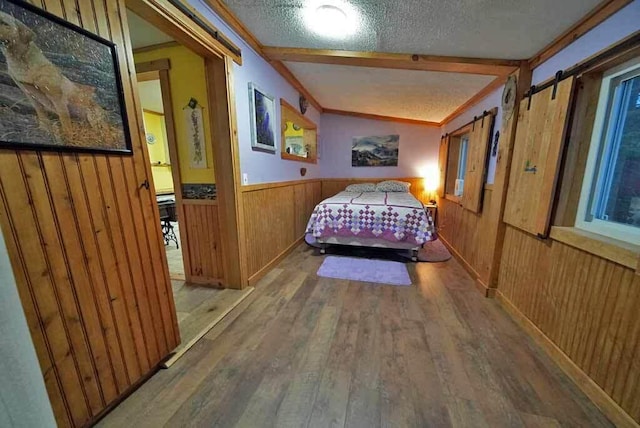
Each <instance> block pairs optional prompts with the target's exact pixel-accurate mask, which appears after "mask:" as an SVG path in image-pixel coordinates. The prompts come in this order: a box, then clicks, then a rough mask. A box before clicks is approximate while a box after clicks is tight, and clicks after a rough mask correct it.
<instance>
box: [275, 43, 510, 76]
mask: <svg viewBox="0 0 640 428" xmlns="http://www.w3.org/2000/svg"><path fill="white" fill-rule="evenodd" d="M263 50H264V53H265V55H266V56H267V57H268V58H269V59H271V60H273V61H291V62H310V63H315V64H332V65H349V66H355V67H374V68H391V69H397V70H422V71H440V72H447V73H467V74H484V75H490V76H507V75H508V74H510V73H512V72H513V71H514V70H515V69H516V68H518V66H519V65H520V61H516V60H509V59H487V58H464V57H452V56H435V55H412V54H396V53H380V52H359V51H342V50H329V49H306V48H281V47H272V46H264V47H263Z"/></svg>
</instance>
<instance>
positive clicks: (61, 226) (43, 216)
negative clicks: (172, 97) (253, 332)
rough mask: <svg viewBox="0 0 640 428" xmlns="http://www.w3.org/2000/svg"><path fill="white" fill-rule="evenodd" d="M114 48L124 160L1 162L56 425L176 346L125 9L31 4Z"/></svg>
mask: <svg viewBox="0 0 640 428" xmlns="http://www.w3.org/2000/svg"><path fill="white" fill-rule="evenodd" d="M32 3H33V4H35V5H36V6H38V7H44V8H45V9H46V10H48V11H49V12H51V13H54V14H56V15H58V16H60V17H62V18H64V19H66V20H68V21H70V22H73V23H75V24H78V25H80V26H82V27H84V28H86V29H87V30H89V31H92V32H95V33H97V34H99V35H101V36H102V37H105V38H107V39H110V40H113V41H114V42H115V43H116V45H117V48H118V54H119V55H118V56H119V60H120V64H119V65H120V69H121V72H122V78H123V86H124V93H125V104H126V108H127V112H128V116H129V126H130V129H131V132H132V144H133V150H134V154H133V156H120V155H103V154H95V155H93V154H69V153H66V154H61V153H55V152H37V151H12V150H6V149H5V150H1V151H0V226H1V227H2V229H3V231H4V233H5V235H6V236H7V246H8V248H9V252H10V257H11V262H12V266H13V269H14V273H15V276H16V279H17V284H18V291H19V293H20V297H21V300H22V302H23V306H24V309H25V313H26V316H27V320H28V323H29V328H30V331H31V334H32V338H33V341H34V344H35V347H36V352H37V355H38V358H39V361H40V365H41V368H42V371H43V375H44V379H45V384H46V386H47V391H48V393H49V397H50V400H51V403H52V406H53V408H54V413H55V415H56V420H57V422H58V424H59V425H60V426H83V425H86V424H88V423H90V421H91V420H93V419H95V418H96V416H98V415H99V414H100V412H102V411H103V410H104V409H105V408H106V407H107V406H109V405H110V404H111V403H113V402H114V400H116V399H117V398H118V397H119V396H121V395H122V394H124V393H126V391H127V390H128V389H130V388H131V386H132V385H133V384H134V383H136V382H137V381H139V380H140V379H141V378H142V377H143V376H145V375H146V374H147V373H148V372H149V371H150V370H151V369H152V368H153V367H155V366H156V365H157V364H158V363H159V362H160V361H161V359H162V358H163V357H164V356H166V355H167V354H168V353H169V352H170V351H171V350H172V349H173V348H174V347H175V346H176V345H177V344H178V342H179V337H178V331H177V319H176V315H175V308H174V305H173V296H172V293H171V284H170V282H169V277H168V269H167V266H166V262H165V260H166V259H165V257H164V247H163V245H162V236H161V233H160V228H159V214H158V212H157V209H156V205H155V199H154V193H153V191H152V190H151V191H149V190H146V189H144V190H140V189H139V185H140V183H142V182H143V181H145V180H149V181H150V182H152V180H151V171H150V166H149V159H148V154H147V153H146V147H145V145H144V144H142V142H143V138H142V135H143V129H142V117H141V113H142V112H141V109H140V108H139V105H140V104H139V101H138V100H137V98H136V94H135V91H134V90H133V87H134V86H135V84H136V82H135V75H134V73H133V57H132V54H131V47H130V46H128V44H129V38H128V29H127V27H126V22H125V19H126V18H125V9H124V3H123V0H119V1H105V0H92V1H82V2H76V1H73V0H64V1H60V0H44V1H33V2H32Z"/></svg>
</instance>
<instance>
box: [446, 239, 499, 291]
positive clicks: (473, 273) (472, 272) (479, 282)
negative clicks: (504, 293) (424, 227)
mask: <svg viewBox="0 0 640 428" xmlns="http://www.w3.org/2000/svg"><path fill="white" fill-rule="evenodd" d="M438 239H440V241H442V243H443V244H444V246H445V247H447V250H449V252H450V253H451V254H452V255H453V257H455V258H456V260H457V261H458V262H459V263H460V264H461V265H462V267H463V268H464V269H465V270H466V271H467V272H469V275H471V277H472V278H473V280H474V283H475V286H476V288H477V289H478V291H480V293H482V295H483V296H484V297H490V298H493V297H495V295H496V293H495V290H496V289H495V288H490V287H488V286H487V285H486V284H485V283H484V282H483V281H482V279H480V274H479V273H478V272H476V270H475V269H474V268H473V267H472V266H471V265H470V264H469V263H467V261H466V260H465V259H464V257H462V254H460V253H459V252H458V251H456V249H455V248H454V247H453V245H451V244H450V243H449V242H448V241H447V240H446V239H445V238H444V237H443V236H442V234H439V235H438Z"/></svg>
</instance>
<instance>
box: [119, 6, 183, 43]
mask: <svg viewBox="0 0 640 428" xmlns="http://www.w3.org/2000/svg"><path fill="white" fill-rule="evenodd" d="M127 21H128V22H129V32H130V33H131V45H132V46H133V49H138V48H144V47H147V46H153V45H159V44H160V43H167V42H171V41H173V38H171V36H168V35H166V34H164V33H163V32H162V31H160V30H158V29H157V28H156V27H154V26H153V25H151V24H149V23H148V22H147V21H145V20H144V19H142V18H140V17H139V16H138V15H136V14H135V13H133V12H131V11H130V10H129V9H127Z"/></svg>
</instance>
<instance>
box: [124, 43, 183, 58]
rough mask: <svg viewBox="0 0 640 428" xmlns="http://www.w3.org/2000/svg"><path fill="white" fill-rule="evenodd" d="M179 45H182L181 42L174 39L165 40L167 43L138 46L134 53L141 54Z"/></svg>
mask: <svg viewBox="0 0 640 428" xmlns="http://www.w3.org/2000/svg"><path fill="white" fill-rule="evenodd" d="M177 46H180V43H178V42H176V41H175V40H174V41H171V42H165V43H157V44H155V45H150V46H143V47H141V48H136V49H134V50H133V54H134V55H136V54H139V53H142V52H149V51H155V50H157V49H164V48H175V47H177Z"/></svg>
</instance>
